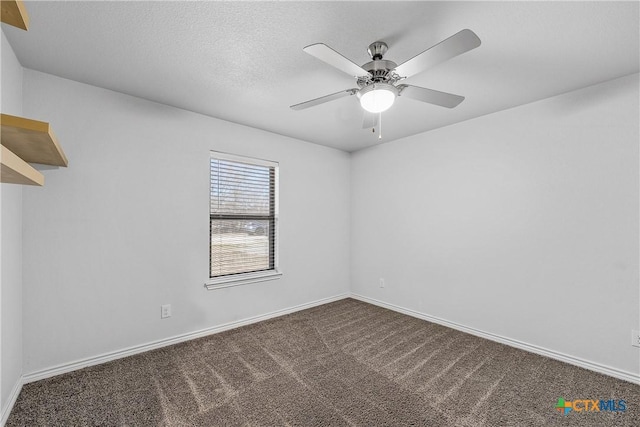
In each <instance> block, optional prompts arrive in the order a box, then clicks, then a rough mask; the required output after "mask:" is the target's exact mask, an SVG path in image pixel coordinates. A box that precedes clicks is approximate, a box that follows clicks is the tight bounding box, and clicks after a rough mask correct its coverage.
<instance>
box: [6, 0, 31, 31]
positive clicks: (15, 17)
mask: <svg viewBox="0 0 640 427" xmlns="http://www.w3.org/2000/svg"><path fill="white" fill-rule="evenodd" d="M0 5H1V8H2V12H1V13H0V18H1V19H0V20H1V21H2V22H4V23H5V24H9V25H13V26H14V27H18V28H22V29H23V30H28V29H29V15H28V14H27V8H26V7H25V6H24V3H23V2H22V0H2V1H0Z"/></svg>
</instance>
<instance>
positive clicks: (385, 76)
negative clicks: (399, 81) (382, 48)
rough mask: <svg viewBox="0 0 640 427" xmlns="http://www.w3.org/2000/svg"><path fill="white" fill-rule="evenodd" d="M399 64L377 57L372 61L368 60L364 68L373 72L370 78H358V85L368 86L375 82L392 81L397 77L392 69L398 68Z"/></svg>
mask: <svg viewBox="0 0 640 427" xmlns="http://www.w3.org/2000/svg"><path fill="white" fill-rule="evenodd" d="M396 67H397V65H396V63H395V62H393V61H387V60H386V59H377V60H374V61H371V62H367V63H366V64H364V65H363V66H362V68H363V69H364V70H366V71H368V72H369V73H371V77H370V78H366V79H358V85H359V86H360V87H364V86H367V85H369V84H371V83H372V82H373V83H381V82H390V81H391V80H393V79H394V78H395V76H394V74H393V73H391V70H393V69H394V68H396Z"/></svg>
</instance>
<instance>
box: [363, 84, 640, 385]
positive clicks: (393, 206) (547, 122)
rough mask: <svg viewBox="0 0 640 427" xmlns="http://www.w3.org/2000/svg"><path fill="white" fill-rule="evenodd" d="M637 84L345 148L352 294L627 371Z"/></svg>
mask: <svg viewBox="0 0 640 427" xmlns="http://www.w3.org/2000/svg"><path fill="white" fill-rule="evenodd" d="M638 94H639V92H638V74H635V75H631V76H627V77H623V78H620V79H617V80H613V81H609V82H606V83H603V84H600V85H596V86H592V87H589V88H586V89H582V90H579V91H575V92H572V93H567V94H564V95H561V96H557V97H554V98H550V99H547V100H543V101H539V102H536V103H533V104H529V105H525V106H521V107H517V108H513V109H510V110H507V111H503V112H499V113H496V114H492V115H488V116H484V117H480V118H477V119H474V120H470V121H467V122H464V123H460V124H457V125H455V126H451V127H446V128H441V129H439V130H435V131H432V132H428V133H425V134H421V135H416V136H413V137H409V138H405V139H403V140H399V141H395V142H392V143H389V144H383V145H379V146H376V147H373V148H370V149H367V150H363V151H359V152H356V153H354V155H353V156H352V169H351V176H352V187H351V193H352V195H353V198H352V208H351V212H352V222H351V225H352V241H351V257H352V284H351V285H352V291H353V292H354V293H356V294H361V295H364V296H366V297H369V298H374V299H378V300H381V301H383V302H386V303H389V304H395V305H398V306H401V307H404V308H407V309H411V310H415V311H418V312H420V313H423V314H426V315H430V316H435V317H439V318H441V319H444V320H447V321H450V322H456V323H458V324H461V325H464V326H467V327H471V328H475V329H477V330H480V331H484V332H488V333H492V334H496V335H499V336H502V337H507V338H510V339H515V340H520V341H523V342H525V343H528V344H533V345H536V346H540V347H543V348H546V349H550V350H553V351H555V352H560V353H564V354H567V355H570V356H573V357H577V358H580V359H583V360H587V361H589V362H593V363H596V364H600V365H605V366H609V367H613V368H616V369H618V370H622V371H625V372H628V373H632V374H635V375H637V374H638V372H639V360H640V349H638V348H634V347H632V346H631V345H630V343H631V341H630V336H631V330H632V329H639V328H638V326H639V325H640V320H639V319H640V312H639V301H640V295H639V291H638V256H639V252H638V218H639V216H638V191H639V188H638V187H639V186H638V141H639V139H640V138H639V130H638V129H639V122H638V117H639V111H638ZM425 120H428V116H426V117H425ZM380 277H383V278H385V279H386V287H385V288H380V287H379V284H378V283H379V281H378V280H379V278H380Z"/></svg>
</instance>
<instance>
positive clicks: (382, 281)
mask: <svg viewBox="0 0 640 427" xmlns="http://www.w3.org/2000/svg"><path fill="white" fill-rule="evenodd" d="M380 287H381V288H384V279H383V278H382V277H381V278H380Z"/></svg>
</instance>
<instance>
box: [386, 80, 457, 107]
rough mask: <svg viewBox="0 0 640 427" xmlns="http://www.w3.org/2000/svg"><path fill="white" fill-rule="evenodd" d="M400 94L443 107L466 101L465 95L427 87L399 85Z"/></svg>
mask: <svg viewBox="0 0 640 427" xmlns="http://www.w3.org/2000/svg"><path fill="white" fill-rule="evenodd" d="M398 89H400V96H406V97H408V98H412V99H416V100H418V101H422V102H427V103H429V104H434V105H439V106H441V107H447V108H453V107H456V106H457V105H458V104H460V103H461V102H462V101H464V96H460V95H454V94H452V93H446V92H439V91H437V90H433V89H427V88H425V87H419V86H411V85H399V86H398Z"/></svg>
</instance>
